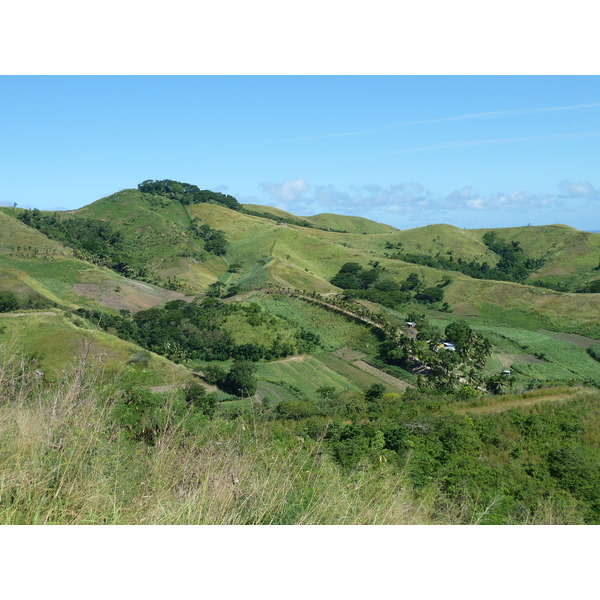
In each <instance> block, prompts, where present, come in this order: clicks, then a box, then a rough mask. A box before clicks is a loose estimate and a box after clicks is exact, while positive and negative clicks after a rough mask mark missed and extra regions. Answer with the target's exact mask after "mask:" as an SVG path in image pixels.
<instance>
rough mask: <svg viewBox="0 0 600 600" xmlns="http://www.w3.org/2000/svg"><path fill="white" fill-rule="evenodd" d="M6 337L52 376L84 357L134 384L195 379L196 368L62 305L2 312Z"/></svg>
mask: <svg viewBox="0 0 600 600" xmlns="http://www.w3.org/2000/svg"><path fill="white" fill-rule="evenodd" d="M0 327H1V328H2V331H3V334H2V338H3V342H4V343H5V344H7V345H8V347H10V349H11V352H12V353H13V354H14V355H17V356H18V355H21V354H24V355H27V356H30V357H34V358H33V360H34V361H35V364H36V365H37V368H38V369H39V370H40V371H43V373H44V375H45V377H46V378H50V379H56V378H57V377H60V376H61V374H62V372H63V371H64V369H65V368H67V366H68V365H70V364H75V363H79V362H80V361H82V360H84V361H85V362H86V363H87V366H88V367H90V368H93V369H95V370H97V371H98V373H101V374H102V377H107V376H114V375H120V376H121V377H123V378H124V379H125V380H126V381H128V382H129V383H130V384H134V385H145V386H151V385H154V386H157V385H175V384H182V383H184V382H186V381H190V380H191V379H192V376H191V374H190V372H189V371H188V370H187V369H185V368H183V367H181V366H179V365H176V364H174V363H172V362H171V361H169V360H167V359H165V358H163V357H162V356H158V355H157V354H154V353H150V352H147V351H145V350H142V348H140V347H139V346H137V345H136V344H132V343H130V342H127V341H124V340H121V339H120V338H118V337H116V336H114V335H111V334H109V333H107V332H105V331H102V330H99V329H97V328H95V327H94V326H92V325H91V324H90V323H88V322H86V321H85V320H84V319H81V318H79V317H77V316H74V315H70V314H68V313H63V312H62V311H59V310H47V311H43V312H41V311H24V312H20V313H5V314H0Z"/></svg>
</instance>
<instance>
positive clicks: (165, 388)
mask: <svg viewBox="0 0 600 600" xmlns="http://www.w3.org/2000/svg"><path fill="white" fill-rule="evenodd" d="M198 383H199V384H200V385H201V386H202V387H203V388H204V389H205V390H206V391H207V392H218V391H219V388H218V387H216V386H214V385H210V384H208V383H206V382H204V381H198ZM186 385H187V384H185V383H179V384H173V385H155V386H154V387H151V388H150V391H151V392H153V393H154V394H162V393H163V392H170V391H171V390H176V389H182V388H184V387H185V386H186Z"/></svg>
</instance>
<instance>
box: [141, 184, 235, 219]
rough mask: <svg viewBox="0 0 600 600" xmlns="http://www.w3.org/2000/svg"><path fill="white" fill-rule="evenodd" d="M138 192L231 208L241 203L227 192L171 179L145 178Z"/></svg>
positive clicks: (184, 202)
mask: <svg viewBox="0 0 600 600" xmlns="http://www.w3.org/2000/svg"><path fill="white" fill-rule="evenodd" d="M138 189H139V190H140V192H144V193H146V194H154V195H161V196H167V197H168V198H173V199H174V200H178V201H179V202H181V204H202V203H206V202H207V203H210V204H220V205H221V206H225V207H227V208H231V209H232V210H237V211H239V210H241V209H242V205H241V204H240V203H239V202H238V201H237V200H236V199H235V198H234V197H233V196H230V195H229V194H221V193H220V192H212V191H211V190H201V189H200V188H199V187H198V186H197V185H193V184H191V183H181V182H180V181H173V180H172V179H161V180H159V181H155V180H154V179H147V180H146V181H143V182H142V183H139V184H138Z"/></svg>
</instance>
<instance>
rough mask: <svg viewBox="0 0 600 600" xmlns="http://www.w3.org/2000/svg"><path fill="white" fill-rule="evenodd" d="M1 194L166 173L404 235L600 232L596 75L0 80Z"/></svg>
mask: <svg viewBox="0 0 600 600" xmlns="http://www.w3.org/2000/svg"><path fill="white" fill-rule="evenodd" d="M0 124H1V131H2V136H1V138H0V165H1V166H0V171H3V172H4V176H3V177H2V180H3V182H4V183H3V185H2V187H1V188H0V202H2V203H3V204H9V205H12V204H14V203H15V202H16V203H17V205H18V206H22V207H30V208H31V207H37V208H39V209H43V210H53V209H58V210H61V209H74V208H79V207H81V206H84V205H86V204H89V203H90V202H93V201H95V200H97V199H99V198H101V197H104V196H106V195H109V194H111V193H114V192H116V191H118V190H121V189H124V188H132V187H136V185H137V184H138V183H139V182H141V181H143V180H145V179H174V180H177V181H184V182H187V183H193V184H195V185H198V186H199V187H200V188H202V189H212V190H216V191H222V192H226V193H228V194H231V195H233V196H235V197H236V198H237V199H238V200H239V201H240V202H243V203H253V204H266V205H271V206H276V207H278V208H282V209H284V210H287V211H290V212H292V213H294V214H298V215H312V214H317V213H320V212H333V213H338V214H344V215H356V216H362V217H366V218H369V219H373V220H376V221H380V222H384V223H388V224H390V225H393V226H395V227H398V228H400V229H407V228H411V227H417V226H423V225H428V224H432V223H449V224H452V225H455V226H458V227H466V228H478V227H490V226H496V227H498V226H501V227H504V226H519V225H527V224H533V225H542V224H550V223H565V224H567V225H571V226H573V227H576V228H578V229H600V223H599V222H598V216H600V210H599V209H600V191H599V190H600V171H599V167H598V158H599V157H600V77H598V76H575V75H572V76H408V75H406V76H358V75H357V76H2V77H0Z"/></svg>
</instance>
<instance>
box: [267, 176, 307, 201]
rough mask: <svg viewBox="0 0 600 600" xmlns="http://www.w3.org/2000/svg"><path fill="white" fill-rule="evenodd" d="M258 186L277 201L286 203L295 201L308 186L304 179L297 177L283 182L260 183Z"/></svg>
mask: <svg viewBox="0 0 600 600" xmlns="http://www.w3.org/2000/svg"><path fill="white" fill-rule="evenodd" d="M259 187H260V188H261V189H262V190H264V191H265V192H267V194H269V195H271V196H272V197H273V198H275V199H276V200H278V201H279V202H283V203H285V204H287V203H290V202H295V201H297V200H298V199H299V198H300V196H301V195H302V194H303V193H304V192H305V191H306V190H308V189H309V187H310V186H309V185H308V183H307V182H306V181H305V180H304V179H301V178H298V179H290V180H289V181H284V182H283V183H272V182H266V183H261V184H259Z"/></svg>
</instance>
